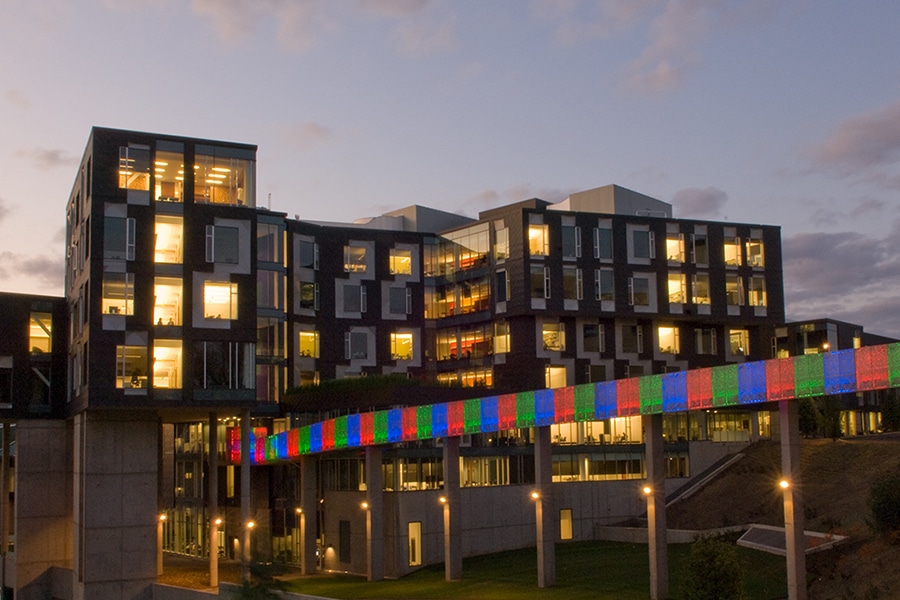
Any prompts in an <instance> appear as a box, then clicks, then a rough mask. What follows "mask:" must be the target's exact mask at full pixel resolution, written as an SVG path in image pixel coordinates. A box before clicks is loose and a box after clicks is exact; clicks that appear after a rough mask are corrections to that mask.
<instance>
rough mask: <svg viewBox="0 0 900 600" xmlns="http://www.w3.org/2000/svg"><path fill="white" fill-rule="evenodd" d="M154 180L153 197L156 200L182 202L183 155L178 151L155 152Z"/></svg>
mask: <svg viewBox="0 0 900 600" xmlns="http://www.w3.org/2000/svg"><path fill="white" fill-rule="evenodd" d="M153 172H154V177H155V180H156V193H155V194H154V197H155V198H156V200H157V201H158V202H183V198H184V155H182V154H181V153H180V152H157V153H156V157H155V158H154V160H153Z"/></svg>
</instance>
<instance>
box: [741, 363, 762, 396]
mask: <svg viewBox="0 0 900 600" xmlns="http://www.w3.org/2000/svg"><path fill="white" fill-rule="evenodd" d="M765 401H766V365H765V364H764V363H763V362H761V361H756V362H750V363H744V364H742V365H738V402H740V403H741V404H753V403H754V402H765Z"/></svg>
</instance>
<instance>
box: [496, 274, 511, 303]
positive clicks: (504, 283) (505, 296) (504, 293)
mask: <svg viewBox="0 0 900 600" xmlns="http://www.w3.org/2000/svg"><path fill="white" fill-rule="evenodd" d="M495 277H496V279H495V280H494V281H495V282H496V289H497V291H496V294H497V302H506V301H507V300H509V271H506V270H501V271H497V274H496V276H495Z"/></svg>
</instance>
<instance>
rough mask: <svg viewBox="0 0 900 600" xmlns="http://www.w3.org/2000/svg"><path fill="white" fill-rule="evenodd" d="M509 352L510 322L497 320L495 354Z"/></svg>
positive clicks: (495, 324) (495, 326)
mask: <svg viewBox="0 0 900 600" xmlns="http://www.w3.org/2000/svg"><path fill="white" fill-rule="evenodd" d="M507 352H509V322H507V321H496V322H495V323H494V354H505V353H507Z"/></svg>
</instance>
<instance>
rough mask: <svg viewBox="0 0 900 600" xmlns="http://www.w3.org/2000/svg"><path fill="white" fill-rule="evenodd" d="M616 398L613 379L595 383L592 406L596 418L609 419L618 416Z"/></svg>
mask: <svg viewBox="0 0 900 600" xmlns="http://www.w3.org/2000/svg"><path fill="white" fill-rule="evenodd" d="M617 398H618V395H617V394H616V382H615V381H603V382H601V383H598V384H597V391H596V393H595V396H594V408H595V412H596V416H597V418H598V419H600V420H603V419H611V418H613V417H616V416H618V413H619V406H618V401H617Z"/></svg>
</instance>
